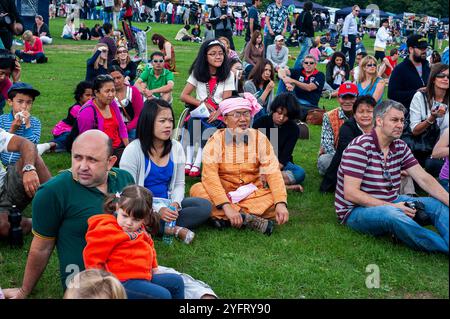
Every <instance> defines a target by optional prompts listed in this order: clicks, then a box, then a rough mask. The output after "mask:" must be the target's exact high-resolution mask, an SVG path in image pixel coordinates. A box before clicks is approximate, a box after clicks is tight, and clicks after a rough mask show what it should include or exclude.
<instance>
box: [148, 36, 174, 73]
mask: <svg viewBox="0 0 450 319" xmlns="http://www.w3.org/2000/svg"><path fill="white" fill-rule="evenodd" d="M152 43H153V44H154V45H157V46H158V48H159V50H161V52H162V53H163V54H164V61H165V62H164V68H166V69H167V70H169V71H171V72H176V63H175V49H174V47H173V45H172V43H170V42H169V41H168V40H167V39H166V38H165V37H164V36H162V35H160V34H157V33H155V34H153V36H152Z"/></svg>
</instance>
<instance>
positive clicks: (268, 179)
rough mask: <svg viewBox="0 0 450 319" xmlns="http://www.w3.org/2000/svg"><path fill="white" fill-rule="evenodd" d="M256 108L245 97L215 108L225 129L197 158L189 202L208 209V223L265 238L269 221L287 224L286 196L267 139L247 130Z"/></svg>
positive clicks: (250, 98)
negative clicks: (198, 177) (205, 203)
mask: <svg viewBox="0 0 450 319" xmlns="http://www.w3.org/2000/svg"><path fill="white" fill-rule="evenodd" d="M260 109H261V106H260V105H259V104H258V101H257V100H256V98H255V97H254V96H253V95H251V94H250V93H244V98H241V97H237V98H228V99H226V100H224V101H222V102H220V104H219V110H220V113H221V114H223V115H224V121H225V125H226V127H227V128H226V129H222V130H219V131H217V132H216V133H214V135H213V136H212V137H211V138H210V139H209V140H208V143H207V144H206V146H205V149H204V152H203V163H202V164H203V172H202V181H201V182H200V183H197V184H195V185H193V186H192V187H191V191H190V194H191V196H195V197H201V198H205V199H207V200H209V201H210V202H211V203H212V204H213V208H212V213H211V215H212V223H213V225H214V226H216V227H219V228H222V227H228V226H232V227H235V228H240V227H242V226H245V227H249V228H252V229H255V230H257V231H260V232H262V233H264V234H266V235H270V234H271V233H272V231H273V226H274V220H276V222H277V223H278V224H279V225H281V224H284V223H286V222H287V221H288V219H289V212H288V210H287V204H286V203H287V195H286V187H285V185H284V181H283V176H282V175H281V171H280V166H279V162H278V159H277V157H276V155H275V153H274V151H273V148H272V145H271V144H270V141H269V140H268V139H267V137H266V136H265V135H264V134H263V133H261V132H259V131H258V130H255V129H251V128H249V127H250V121H251V117H252V116H254V115H255V114H256V113H258V112H259V110H260Z"/></svg>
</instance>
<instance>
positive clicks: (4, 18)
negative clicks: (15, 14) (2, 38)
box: [0, 13, 13, 27]
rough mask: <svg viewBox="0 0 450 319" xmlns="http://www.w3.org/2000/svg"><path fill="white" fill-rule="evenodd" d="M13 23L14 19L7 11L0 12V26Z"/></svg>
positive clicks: (7, 25)
mask: <svg viewBox="0 0 450 319" xmlns="http://www.w3.org/2000/svg"><path fill="white" fill-rule="evenodd" d="M12 23H13V20H12V19H11V17H10V16H9V15H8V14H7V13H6V14H5V13H0V27H9V26H11V24H12Z"/></svg>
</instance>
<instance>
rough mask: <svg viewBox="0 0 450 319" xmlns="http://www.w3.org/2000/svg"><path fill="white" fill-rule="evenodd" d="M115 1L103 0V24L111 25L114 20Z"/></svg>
mask: <svg viewBox="0 0 450 319" xmlns="http://www.w3.org/2000/svg"><path fill="white" fill-rule="evenodd" d="M113 8H114V0H103V23H110V22H111V20H112V14H113Z"/></svg>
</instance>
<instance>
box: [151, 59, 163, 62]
mask: <svg viewBox="0 0 450 319" xmlns="http://www.w3.org/2000/svg"><path fill="white" fill-rule="evenodd" d="M163 62H164V60H163V59H161V60H153V63H163Z"/></svg>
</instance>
